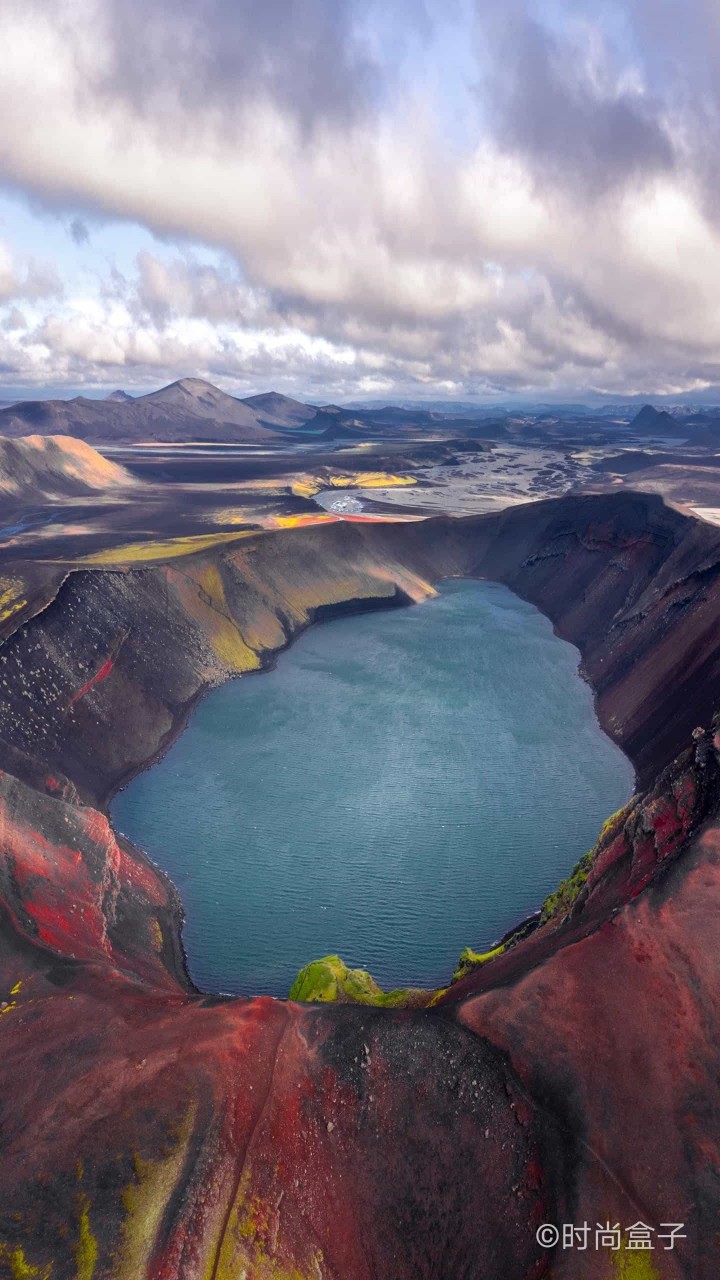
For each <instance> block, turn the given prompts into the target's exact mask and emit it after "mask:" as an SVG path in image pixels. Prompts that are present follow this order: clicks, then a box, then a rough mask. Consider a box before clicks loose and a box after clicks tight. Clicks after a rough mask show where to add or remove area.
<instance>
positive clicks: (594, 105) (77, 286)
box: [0, 0, 720, 400]
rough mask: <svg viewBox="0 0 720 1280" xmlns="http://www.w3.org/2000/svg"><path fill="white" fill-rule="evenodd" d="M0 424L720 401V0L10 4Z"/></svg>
mask: <svg viewBox="0 0 720 1280" xmlns="http://www.w3.org/2000/svg"><path fill="white" fill-rule="evenodd" d="M0 49H2V58H1V59H0V398H1V397H3V396H12V395H16V394H17V393H18V392H28V393H30V394H34V395H38V394H42V393H44V392H45V391H54V392H58V393H59V394H61V395H69V394H72V393H74V392H75V391H76V390H78V389H80V388H85V389H88V390H90V391H92V392H97V391H100V390H103V389H111V388H112V387H116V386H121V387H125V388H127V389H129V390H131V391H132V390H139V389H149V388H151V387H154V386H158V385H160V384H162V383H163V382H167V381H170V380H172V379H173V378H175V377H180V376H183V375H190V374H191V375H195V376H202V377H208V378H210V379H212V380H213V381H214V382H217V383H218V384H219V385H221V386H224V387H225V388H226V389H228V390H230V391H233V392H235V393H237V394H247V393H248V392H250V391H256V390H266V389H268V388H270V387H274V388H277V389H279V390H282V391H285V392H287V393H289V394H296V395H300V396H301V397H304V398H307V399H311V400H313V399H314V400H317V399H333V400H343V399H345V400H348V399H357V398H374V397H382V398H391V397H393V396H395V397H397V398H412V399H421V398H425V397H427V398H436V399H437V398H442V399H447V398H452V397H459V398H461V399H475V398H478V399H502V398H505V399H507V398H509V397H512V398H520V397H522V396H528V397H534V398H538V399H543V398H558V397H561V396H567V397H569V398H570V397H572V398H575V397H577V396H578V395H580V394H587V393H588V392H603V393H608V394H610V395H611V396H624V395H627V394H630V393H641V394H643V395H653V394H660V393H667V394H671V395H674V396H677V397H678V398H683V397H684V398H692V394H693V393H697V392H700V391H701V390H702V389H703V388H706V387H708V386H709V385H714V384H717V383H720V132H719V125H720V76H718V74H717V67H718V58H719V55H720V6H719V5H718V4H717V0H617V2H615V0H537V3H534V2H533V0H151V2H150V3H148V0H2V4H1V5H0Z"/></svg>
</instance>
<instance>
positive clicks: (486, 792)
mask: <svg viewBox="0 0 720 1280" xmlns="http://www.w3.org/2000/svg"><path fill="white" fill-rule="evenodd" d="M577 665H578V653H577V650H576V649H574V648H573V647H572V646H571V645H569V644H566V643H565V642H564V641H562V640H559V639H557V637H556V636H554V635H553V631H552V627H551V625H550V623H549V622H548V620H547V619H546V618H545V617H544V616H543V615H542V614H541V613H539V612H538V611H537V609H535V608H534V607H533V606H532V605H529V604H526V603H524V602H523V601H522V600H519V599H518V597H517V596H515V595H513V594H512V593H511V592H510V591H508V590H507V588H505V587H502V586H498V585H497V584H494V583H488V582H469V581H449V582H446V583H445V584H443V585H442V588H441V591H440V594H439V595H438V597H437V598H436V599H433V600H430V601H427V602H426V603H424V604H422V605H418V606H415V607H412V608H404V609H391V610H388V611H384V612H377V613H369V614H364V615H356V616H353V617H345V618H341V619H337V620H335V621H332V622H327V623H322V624H320V625H318V626H315V627H312V628H311V629H310V630H308V631H307V632H305V634H304V635H302V636H301V637H300V638H299V640H297V641H296V643H295V644H294V645H293V646H292V647H291V648H290V649H288V650H287V652H285V653H283V654H281V655H280V657H279V659H278V663H277V668H276V669H275V670H274V671H272V672H269V673H265V674H263V675H251V676H245V677H242V678H240V679H238V680H234V681H232V682H231V683H230V684H226V685H225V686H223V687H222V688H220V689H216V690H213V692H212V693H211V694H210V695H209V696H208V697H207V698H206V699H205V700H204V701H203V702H202V703H201V704H200V705H199V707H198V708H197V709H196V711H195V713H194V715H193V716H192V719H191V721H190V724H189V726H188V728H187V729H186V731H185V733H184V734H183V735H182V737H181V738H179V740H178V741H177V742H176V743H175V745H174V746H173V747H172V749H171V750H170V751H169V752H168V754H167V755H166V756H165V757H164V759H163V760H161V761H160V763H159V764H157V765H155V766H154V767H153V768H152V769H150V770H149V771H148V772H147V773H144V774H141V775H140V776H139V777H138V778H136V779H135V780H134V781H133V782H132V783H131V784H130V786H129V787H128V788H127V789H126V790H125V791H123V792H121V793H120V794H119V795H118V796H117V797H116V798H115V801H114V802H113V806H112V812H113V818H114V823H115V826H116V828H118V829H119V830H121V831H122V832H124V833H125V834H126V835H127V836H129V837H130V838H131V839H132V840H133V841H134V842H135V843H137V844H139V845H140V846H141V847H142V848H143V849H145V850H146V851H147V852H148V853H149V854H150V856H151V857H152V858H153V859H154V860H155V861H156V862H157V863H159V865H160V866H161V867H163V868H164V869H165V870H166V871H167V872H168V873H169V875H170V876H171V878H172V879H173V881H174V882H175V884H176V885H177V886H178V888H179V890H180V893H181V895H182V898H183V902H184V904H185V911H186V917H187V918H186V924H185V929H184V942H185V947H186V950H187V953H188V959H189V967H190V972H191V974H192V977H193V979H194V980H195V982H196V983H197V984H198V986H199V987H201V988H202V989H204V990H206V991H211V992H218V991H225V992H246V993H257V992H264V993H268V994H271V995H277V996H286V995H287V993H288V990H289V988H290V986H291V984H292V982H293V980H294V978H295V976H296V974H297V971H298V969H300V968H301V967H302V965H304V964H306V963H307V962H308V961H309V960H313V959H317V958H318V957H320V956H323V955H327V954H329V953H332V952H338V953H339V954H340V955H342V956H343V958H344V959H345V960H346V961H347V963H349V964H351V965H353V966H360V967H362V968H368V969H370V971H371V972H372V973H373V974H374V976H375V977H376V978H377V980H378V981H379V982H380V983H381V984H382V985H383V986H406V985H418V986H428V985H429V986H437V985H440V984H445V983H446V982H447V981H448V979H449V977H450V974H451V973H452V970H453V968H454V967H455V965H456V963H457V960H458V956H459V953H460V950H461V949H462V947H463V946H465V945H470V946H472V947H474V948H476V949H479V950H485V949H487V948H488V947H489V946H490V945H491V944H492V943H493V942H494V941H495V940H496V939H497V938H498V937H500V936H501V935H502V934H503V933H504V932H505V931H506V930H507V929H509V928H510V927H511V926H513V925H514V924H516V923H517V922H518V921H519V920H520V919H521V918H522V917H523V916H525V915H528V914H529V913H530V912H532V911H534V910H536V909H537V907H538V906H539V905H540V903H541V902H542V900H543V898H544V897H545V896H546V895H547V893H549V892H550V891H551V890H552V889H554V888H555V886H556V885H557V883H558V881H559V880H560V879H562V877H563V876H564V875H565V874H566V873H567V872H568V871H569V870H570V868H571V867H572V866H573V865H574V863H575V862H576V861H577V859H578V858H579V857H580V855H581V854H582V853H584V852H585V850H586V849H587V848H588V847H589V846H590V845H591V844H593V842H594V840H595V839H596V837H597V833H598V830H599V828H600V826H601V825H602V823H603V821H604V820H605V818H606V817H607V816H608V815H609V814H610V813H612V812H613V811H614V810H615V809H617V808H618V807H619V806H620V805H621V804H624V803H625V801H626V800H627V799H628V797H629V795H630V793H631V791H632V784H633V773H632V769H631V766H630V764H629V762H628V761H627V759H626V758H625V756H624V755H623V754H622V753H621V751H620V750H619V749H618V748H617V747H616V746H614V744H613V743H612V742H611V741H610V739H609V738H607V737H606V736H605V735H604V734H603V733H602V732H601V730H600V728H599V725H598V723H597V720H596V718H595V713H594V710H593V704H592V697H591V693H590V689H589V688H588V686H587V685H586V684H585V683H584V682H583V681H582V680H581V679H580V677H579V675H578V673H577Z"/></svg>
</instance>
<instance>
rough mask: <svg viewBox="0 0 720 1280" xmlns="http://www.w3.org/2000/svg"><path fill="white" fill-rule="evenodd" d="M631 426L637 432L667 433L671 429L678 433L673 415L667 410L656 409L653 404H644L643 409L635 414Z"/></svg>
mask: <svg viewBox="0 0 720 1280" xmlns="http://www.w3.org/2000/svg"><path fill="white" fill-rule="evenodd" d="M630 426H631V427H633V428H635V430H641V431H642V430H649V431H658V430H661V431H667V430H668V429H669V428H671V429H672V430H673V431H677V422H676V421H675V419H674V418H673V416H672V414H671V413H668V412H667V410H666V409H656V408H655V406H654V405H652V404H644V405H643V407H642V409H640V410H639V411H638V413H636V414H635V417H634V418H633V420H632V422H631V423H630Z"/></svg>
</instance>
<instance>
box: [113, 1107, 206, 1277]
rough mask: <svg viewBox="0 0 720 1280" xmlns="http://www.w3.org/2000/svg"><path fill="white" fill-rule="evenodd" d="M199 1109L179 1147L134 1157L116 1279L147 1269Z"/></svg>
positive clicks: (188, 1119) (182, 1129)
mask: <svg viewBox="0 0 720 1280" xmlns="http://www.w3.org/2000/svg"><path fill="white" fill-rule="evenodd" d="M196 1109H197V1108H196V1106H195V1105H193V1106H191V1107H190V1109H189V1111H188V1114H187V1116H186V1117H185V1119H184V1121H183V1122H182V1125H181V1127H180V1131H179V1133H178V1137H177V1144H176V1146H175V1147H174V1148H173V1149H172V1150H171V1151H170V1153H169V1154H168V1155H167V1156H166V1157H165V1158H164V1159H160V1160H142V1159H141V1158H140V1157H139V1156H137V1155H136V1156H135V1159H134V1165H135V1178H134V1180H133V1181H132V1182H131V1183H130V1184H129V1186H127V1187H126V1188H125V1191H124V1192H123V1197H122V1200H123V1206H124V1208H125V1211H126V1214H127V1217H126V1218H125V1222H124V1224H123V1229H122V1242H121V1245H120V1249H119V1252H118V1258H117V1263H116V1266H117V1270H116V1271H115V1272H114V1273H113V1277H114V1280H138V1277H139V1276H144V1275H145V1272H146V1270H147V1264H148V1259H149V1258H150V1257H151V1256H152V1253H153V1250H154V1247H155V1242H156V1240H157V1236H158V1232H159V1230H160V1226H161V1223H162V1219H163V1214H164V1213H165V1210H166V1208H167V1204H168V1201H169V1200H170V1197H171V1195H172V1194H173V1191H174V1190H175V1187H176V1185H177V1181H178V1178H179V1177H180V1174H181V1173H182V1170H183V1166H184V1164H185V1156H186V1152H187V1145H188V1142H189V1141H190V1136H191V1134H192V1130H193V1125H194V1123H195V1113H196Z"/></svg>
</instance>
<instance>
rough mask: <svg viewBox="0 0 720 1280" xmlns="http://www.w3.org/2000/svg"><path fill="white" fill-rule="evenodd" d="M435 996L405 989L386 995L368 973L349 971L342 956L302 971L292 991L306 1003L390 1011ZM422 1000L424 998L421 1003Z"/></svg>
mask: <svg viewBox="0 0 720 1280" xmlns="http://www.w3.org/2000/svg"><path fill="white" fill-rule="evenodd" d="M432 994H433V993H432V992H415V991H413V990H411V989H408V988H404V987H401V988H399V989H398V990H396V991H383V989H382V987H379V986H378V984H377V982H376V981H375V979H374V978H373V976H372V974H370V973H368V972H367V969H349V968H348V966H347V965H346V964H345V961H344V960H342V959H341V957H340V956H323V958H322V960H313V961H311V963H310V964H307V965H305V968H304V969H301V970H300V972H299V974H298V976H297V978H296V979H295V981H294V983H293V985H292V987H291V989H290V999H291V1000H299V1001H302V1002H303V1003H315V1002H332V1001H336V1002H338V1003H339V1004H372V1005H378V1006H380V1007H382V1008H386V1009H402V1008H404V1007H405V1006H407V1005H408V1004H415V1003H427V1000H429V999H430V998H431V997H432ZM418 996H424V997H426V999H425V1000H424V1001H419V1000H418V999H417V997H418Z"/></svg>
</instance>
